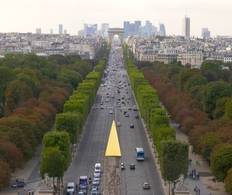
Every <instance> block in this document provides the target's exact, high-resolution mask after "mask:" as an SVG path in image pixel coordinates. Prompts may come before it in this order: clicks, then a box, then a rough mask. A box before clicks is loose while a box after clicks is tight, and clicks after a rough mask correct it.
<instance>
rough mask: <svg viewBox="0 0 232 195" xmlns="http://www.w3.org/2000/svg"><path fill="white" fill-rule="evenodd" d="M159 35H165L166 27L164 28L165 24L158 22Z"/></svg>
mask: <svg viewBox="0 0 232 195" xmlns="http://www.w3.org/2000/svg"><path fill="white" fill-rule="evenodd" d="M159 35H160V36H164V37H165V36H166V29H165V25H164V24H160V25H159Z"/></svg>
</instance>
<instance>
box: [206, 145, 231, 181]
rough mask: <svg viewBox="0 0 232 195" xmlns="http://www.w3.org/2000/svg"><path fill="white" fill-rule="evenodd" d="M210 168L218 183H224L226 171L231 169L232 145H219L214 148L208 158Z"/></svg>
mask: <svg viewBox="0 0 232 195" xmlns="http://www.w3.org/2000/svg"><path fill="white" fill-rule="evenodd" d="M210 162H211V164H210V167H211V169H212V172H213V174H214V175H215V177H216V178H217V179H218V180H219V181H224V179H225V177H226V174H227V172H228V170H229V169H230V168H231V167H232V145H231V144H220V145H219V146H217V147H215V148H214V150H213V152H212V154H211V158H210Z"/></svg>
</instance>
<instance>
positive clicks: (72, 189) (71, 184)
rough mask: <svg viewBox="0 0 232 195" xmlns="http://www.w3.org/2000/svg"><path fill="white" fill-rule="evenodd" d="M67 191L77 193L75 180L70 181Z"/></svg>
mask: <svg viewBox="0 0 232 195" xmlns="http://www.w3.org/2000/svg"><path fill="white" fill-rule="evenodd" d="M66 192H67V194H70V195H72V194H74V193H75V183H74V182H68V184H67V188H66Z"/></svg>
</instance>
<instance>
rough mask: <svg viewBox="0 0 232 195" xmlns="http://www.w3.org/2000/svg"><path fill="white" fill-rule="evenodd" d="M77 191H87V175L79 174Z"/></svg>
mask: <svg viewBox="0 0 232 195" xmlns="http://www.w3.org/2000/svg"><path fill="white" fill-rule="evenodd" d="M79 191H82V192H84V193H87V191H88V177H87V176H80V179H79Z"/></svg>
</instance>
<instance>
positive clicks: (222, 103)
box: [213, 97, 229, 118]
mask: <svg viewBox="0 0 232 195" xmlns="http://www.w3.org/2000/svg"><path fill="white" fill-rule="evenodd" d="M228 100H229V97H222V98H220V99H218V100H217V102H216V107H215V109H214V111H213V118H220V117H222V116H223V115H224V114H225V108H226V103H227V102H228ZM228 108H229V105H228Z"/></svg>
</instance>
